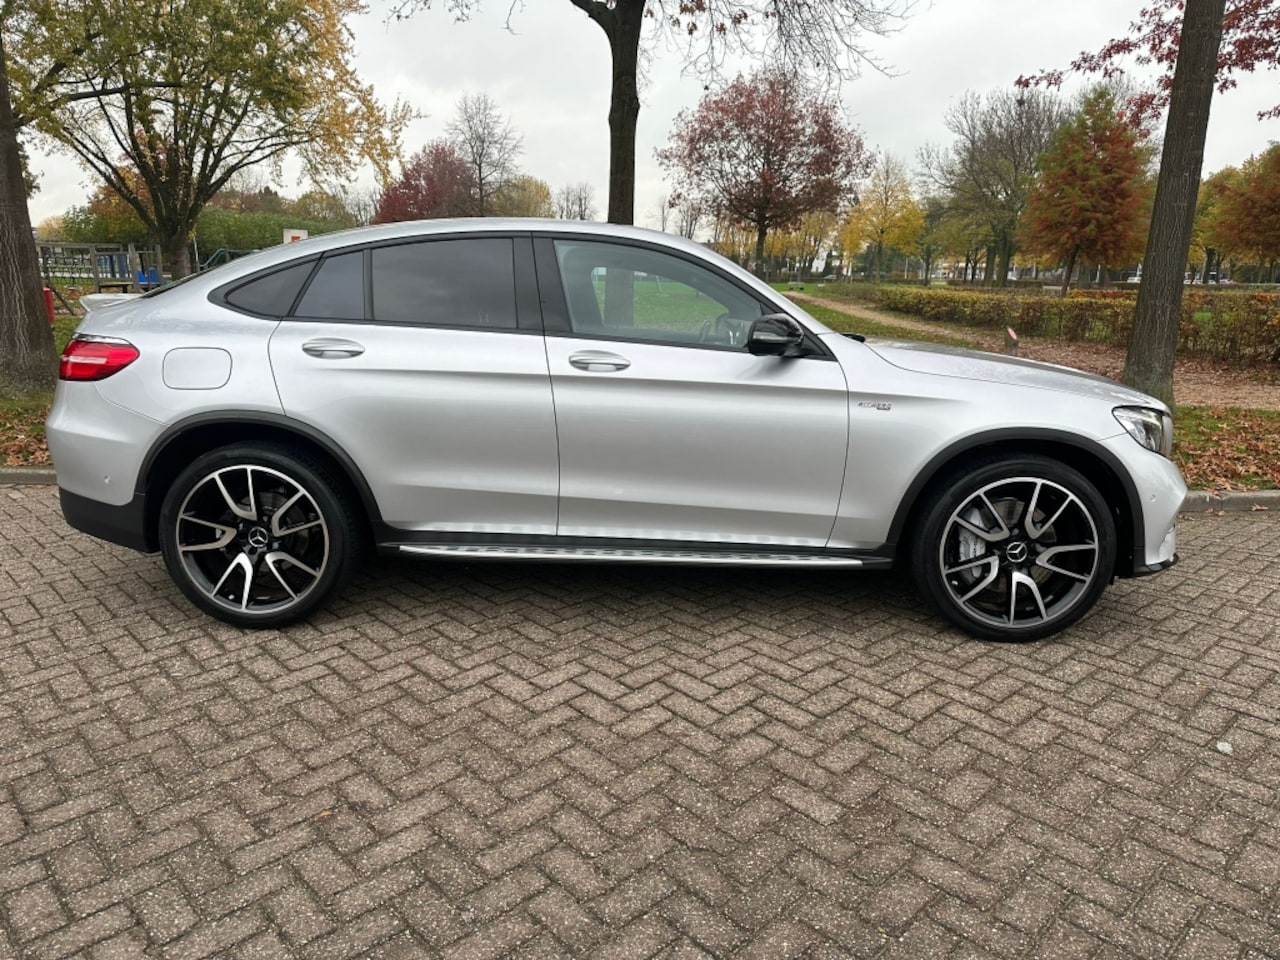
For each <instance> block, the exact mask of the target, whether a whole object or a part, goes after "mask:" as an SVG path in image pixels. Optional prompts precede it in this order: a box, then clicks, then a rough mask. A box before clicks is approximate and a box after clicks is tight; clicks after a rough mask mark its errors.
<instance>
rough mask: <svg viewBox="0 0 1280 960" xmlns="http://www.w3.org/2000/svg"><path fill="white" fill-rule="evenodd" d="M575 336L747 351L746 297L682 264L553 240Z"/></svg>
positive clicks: (640, 251)
mask: <svg viewBox="0 0 1280 960" xmlns="http://www.w3.org/2000/svg"><path fill="white" fill-rule="evenodd" d="M555 247H556V259H557V261H558V262H559V264H560V276H561V278H562V279H563V281H564V292H565V299H566V301H567V304H568V307H569V323H570V326H571V327H572V328H573V332H574V333H580V334H584V335H587V336H606V337H608V336H614V337H619V338H626V339H641V340H658V341H662V342H666V343H673V344H706V345H711V346H720V347H739V348H744V349H745V344H746V334H747V331H748V329H749V328H750V326H751V323H752V321H754V320H755V319H756V318H757V317H758V316H760V313H761V310H760V304H759V302H758V301H757V300H756V299H755V297H753V296H751V295H750V294H749V293H746V292H745V291H743V290H741V289H739V288H738V287H736V286H734V285H733V284H732V283H730V282H729V281H727V280H725V279H723V278H722V277H721V276H720V275H719V274H716V273H713V272H712V271H710V270H707V269H706V268H704V267H700V266H698V265H697V264H695V263H691V262H690V261H688V260H684V259H681V258H680V257H674V256H671V255H669V254H665V253H659V252H657V251H654V250H646V249H644V248H642V247H631V246H625V245H622V244H613V243H600V242H594V241H565V240H557V241H556V244H555Z"/></svg>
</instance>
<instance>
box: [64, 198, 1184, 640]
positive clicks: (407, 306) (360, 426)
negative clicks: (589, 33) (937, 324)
mask: <svg viewBox="0 0 1280 960" xmlns="http://www.w3.org/2000/svg"><path fill="white" fill-rule="evenodd" d="M61 377H62V381H61V383H60V385H59V388H58V393H57V399H56V401H55V403H54V406H53V410H52V413H51V414H50V416H49V420H48V438H49V445H50V449H51V450H52V453H53V457H54V462H55V464H56V466H57V473H58V484H59V486H60V488H61V498H62V507H63V512H64V514H65V516H66V518H67V520H68V522H69V523H70V524H71V525H72V526H73V527H76V528H78V529H80V530H83V531H86V532H88V533H90V534H93V535H95V536H98V537H101V538H103V539H105V540H109V541H113V542H116V543H121V544H125V545H127V546H130V547H134V548H136V549H139V550H146V551H154V550H159V551H160V552H161V553H162V554H163V556H164V561H165V564H166V566H167V567H168V570H169V572H170V574H171V575H172V577H173V579H174V581H175V582H176V584H177V585H178V587H179V588H180V589H181V590H182V591H183V593H185V594H186V596H187V597H189V598H190V599H191V601H192V602H193V603H194V604H196V605H197V606H198V607H200V608H201V609H202V610H204V611H206V612H208V613H210V614H212V615H214V616H216V617H219V618H221V619H223V620H226V621H228V622H230V623H234V624H240V625H243V626H249V627H253V626H263V627H265V626H277V625H281V624H285V623H288V622H289V621H292V620H296V619H297V618H299V617H303V616H306V615H307V614H309V613H311V612H312V611H314V610H316V609H317V608H318V607H319V606H321V605H322V604H323V603H324V602H325V601H326V600H328V599H329V598H330V597H331V596H333V594H334V593H335V591H338V590H340V589H341V588H342V586H343V584H345V583H346V582H347V580H348V579H349V577H350V576H351V574H352V573H353V571H354V570H355V569H356V567H357V565H358V564H359V562H360V560H361V558H362V557H363V556H364V555H365V553H366V550H367V548H369V547H374V548H377V549H378V550H381V551H386V552H392V553H397V554H403V555H414V556H426V557H437V558H455V559H465V560H484V559H504V560H514V559H523V560H542V561H553V562H594V563H601V562H604V563H623V562H641V563H664V564H665V563H669V564H724V565H742V566H771V567H788V568H791V575H793V576H795V577H797V579H799V578H800V577H803V576H804V571H805V570H806V569H813V568H817V567H840V568H846V569H849V570H851V571H853V570H859V569H861V570H880V569H886V568H888V567H890V566H893V565H894V564H902V565H905V566H909V567H910V568H911V569H912V570H913V571H914V574H915V576H916V579H917V580H918V582H919V584H920V588H921V590H922V591H923V593H924V594H925V596H927V597H928V598H929V599H930V600H931V601H932V602H933V603H934V604H935V605H936V606H937V608H938V609H939V610H940V611H941V612H942V613H943V615H944V616H946V617H947V618H948V619H949V620H950V621H951V622H952V623H954V624H956V625H957V626H959V627H961V628H963V629H964V630H967V631H969V632H970V633H972V634H974V635H977V636H980V637H986V638H991V639H996V640H1028V639H1033V638H1037V637H1043V636H1047V635H1049V634H1051V633H1053V632H1055V631H1057V630H1060V629H1062V628H1063V627H1065V626H1067V625H1068V624H1071V623H1072V622H1074V621H1076V620H1077V619H1078V618H1079V617H1081V616H1083V615H1084V614H1085V612H1086V611H1088V610H1089V608H1090V607H1092V606H1093V604H1094V602H1095V601H1096V600H1097V599H1098V597H1099V595H1100V594H1101V593H1102V592H1103V590H1104V589H1105V587H1106V585H1107V584H1108V583H1109V582H1110V581H1111V579H1112V578H1113V577H1117V576H1118V577H1134V576H1141V575H1144V574H1150V573H1154V572H1156V571H1159V570H1162V569H1164V568H1166V567H1168V566H1169V565H1171V564H1172V563H1174V561H1175V558H1176V554H1175V529H1174V522H1175V518H1176V516H1177V512H1178V509H1179V507H1180V505H1181V503H1182V498H1183V495H1184V493H1185V486H1184V484H1183V481H1182V478H1181V476H1180V475H1179V473H1178V470H1177V468H1176V467H1175V466H1174V465H1173V463H1172V462H1171V461H1170V459H1169V452H1170V444H1171V436H1172V421H1171V418H1170V413H1169V410H1168V409H1167V408H1166V407H1165V406H1164V405H1163V404H1161V403H1160V402H1159V401H1157V400H1154V399H1152V398H1151V397H1148V396H1144V395H1143V394H1141V393H1137V392H1135V391H1133V390H1130V389H1128V388H1126V387H1123V386H1120V385H1119V384H1117V383H1114V382H1112V381H1109V380H1105V379H1102V378H1099V377H1094V376H1088V375H1085V374H1082V373H1079V372H1075V371H1072V370H1068V369H1065V368H1062V367H1054V366H1050V365H1046V364H1041V363H1034V362H1030V361H1025V360H1017V359H1013V358H1007V357H1000V356H994V355H987V354H980V353H974V352H970V351H962V350H954V349H946V348H940V347H929V346H924V345H921V344H905V343H888V342H884V343H873V342H868V341H864V339H863V338H862V337H859V336H846V335H841V334H838V333H835V332H833V331H831V330H829V329H827V328H826V327H824V326H823V325H822V324H821V323H819V322H818V321H816V320H815V319H814V318H813V317H811V316H809V315H808V314H807V313H805V312H804V311H803V310H802V309H800V308H799V307H797V306H796V305H795V304H794V303H792V302H791V301H789V300H787V299H786V298H785V297H783V296H782V295H781V294H779V293H776V292H775V291H773V290H772V289H770V288H769V287H768V286H767V285H765V284H764V283H762V282H760V281H758V280H757V279H756V278H754V277H752V276H751V275H750V274H748V273H746V272H744V271H742V270H741V269H739V268H738V267H736V266H734V265H733V264H732V263H730V262H729V261H727V260H725V259H723V258H721V257H719V256H718V255H716V254H714V253H712V252H710V251H709V250H707V249H706V248H705V247H703V246H701V245H699V244H696V243H693V242H690V241H686V240H682V239H679V238H676V237H671V236H667V235H665V234H659V233H653V232H650V231H646V230H639V229H633V228H626V227H617V226H609V225H603V224H585V223H578V222H570V221H527V220H508V221H503V220H478V221H429V222H422V223H398V224H390V225H385V226H379V227H372V228H367V229H362V230H356V231H350V232H346V233H336V234H329V235H326V236H324V237H318V238H314V239H310V240H305V241H302V242H299V243H295V244H290V245H288V246H282V247H277V248H274V249H270V250H266V251H263V252H261V253H258V254H255V255H253V256H250V257H246V258H244V259H241V260H237V261H235V262H234V263H231V264H229V265H227V266H225V267H222V268H219V269H218V270H216V271H213V272H210V273H208V274H202V275H200V276H197V277H194V278H192V279H190V280H188V281H186V282H183V283H180V284H175V285H172V286H169V287H165V288H162V289H160V290H157V291H154V292H152V293H149V294H147V295H145V296H142V297H140V298H137V299H134V300H130V301H128V302H122V303H114V304H111V305H107V306H103V307H102V308H100V309H95V310H94V311H93V312H91V313H90V314H89V315H88V316H87V317H86V318H85V320H84V322H83V323H82V324H81V325H80V328H79V330H78V332H77V333H76V335H75V338H74V339H73V340H72V341H71V343H70V345H69V346H68V347H67V350H66V353H65V354H64V355H63V358H62V368H61Z"/></svg>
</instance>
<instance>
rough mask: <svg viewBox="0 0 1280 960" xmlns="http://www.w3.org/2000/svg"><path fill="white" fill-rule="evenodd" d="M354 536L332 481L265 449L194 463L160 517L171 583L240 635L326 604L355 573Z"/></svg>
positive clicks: (349, 512) (298, 459)
mask: <svg viewBox="0 0 1280 960" xmlns="http://www.w3.org/2000/svg"><path fill="white" fill-rule="evenodd" d="M359 537H360V525H359V523H358V520H357V517H356V515H355V513H354V510H353V508H352V505H351V503H350V501H349V498H348V497H347V496H346V495H345V492H344V490H343V487H342V485H341V484H340V483H339V482H338V481H337V479H336V478H334V477H333V476H332V475H330V474H329V473H328V471H327V470H326V469H325V468H324V467H323V466H322V465H321V464H318V463H315V462H313V461H311V459H310V458H308V457H306V456H304V455H302V454H300V453H298V452H296V451H293V450H291V449H289V448H287V447H280V446H275V445H269V444H261V445H258V444H253V445H244V446H231V447H223V448H221V449H218V450H214V451H212V452H210V453H207V454H205V455H204V456H202V457H199V458H197V459H196V460H195V461H194V462H193V463H192V464H191V465H190V466H188V467H187V468H186V469H185V470H183V471H182V473H181V474H179V475H178V477H177V479H176V480H175V481H174V483H173V485H172V486H171V487H170V488H169V490H168V492H167V493H166V495H165V499H164V503H163V505H162V507H161V510H160V550H161V553H162V554H163V556H164V560H165V565H166V566H167V567H168V570H169V574H170V575H171V576H172V577H173V579H174V581H175V583H177V585H178V587H179V588H180V589H181V590H182V592H183V593H185V594H186V595H187V597H188V598H189V599H190V600H191V601H192V602H193V603H195V604H196V606H198V607H200V608H201V609H202V610H204V611H206V612H207V613H210V614H212V615H213V616H215V617H218V618H219V619H220V620H225V621H226V622H228V623H233V624H236V625H238V626H245V627H273V626H280V625H283V624H285V623H289V622H291V621H294V620H297V619H299V618H300V617H303V616H305V615H306V614H307V613H309V612H311V611H312V610H314V609H315V608H316V607H318V606H320V604H322V603H324V601H325V600H327V599H328V598H329V597H330V596H331V595H332V594H333V593H334V592H336V591H337V590H338V589H340V588H341V587H342V586H343V585H344V584H345V583H346V581H347V580H348V579H349V577H350V575H351V573H352V572H353V571H354V568H355V564H356V561H357V559H358V556H357V554H358V545H359Z"/></svg>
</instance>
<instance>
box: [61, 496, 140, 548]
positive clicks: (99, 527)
mask: <svg viewBox="0 0 1280 960" xmlns="http://www.w3.org/2000/svg"><path fill="white" fill-rule="evenodd" d="M58 499H59V500H60V501H61V503H62V515H63V517H65V518H66V521H67V523H68V524H70V525H71V526H72V527H74V528H75V529H77V530H79V531H80V532H81V533H87V534H89V536H91V537H97V538H98V539H99V540H106V541H108V542H110V543H118V544H120V545H121V546H122V547H129V548H130V549H131V550H140V551H141V552H143V553H154V552H155V550H156V545H155V544H154V543H152V542H151V540H150V539H149V538H148V537H147V520H146V518H147V511H146V498H145V497H144V496H143V495H142V494H135V495H134V497H133V499H132V500H130V501H129V502H128V503H126V504H124V505H123V506H115V505H113V504H110V503H102V502H101V501H99V500H90V499H89V498H88V497H82V496H80V495H79V494H77V493H69V492H68V491H66V490H63V489H62V488H61V487H59V488H58Z"/></svg>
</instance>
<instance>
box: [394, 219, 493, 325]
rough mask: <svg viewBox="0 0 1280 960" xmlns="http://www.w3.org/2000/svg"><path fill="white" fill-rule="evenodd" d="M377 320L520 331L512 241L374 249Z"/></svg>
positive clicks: (422, 243)
mask: <svg viewBox="0 0 1280 960" xmlns="http://www.w3.org/2000/svg"><path fill="white" fill-rule="evenodd" d="M373 318H374V319H375V320H377V321H378V322H380V323H404V324H414V325H425V326H440V327H485V328H497V329H507V330H513V329H515V326H516V285H515V266H514V261H513V247H512V242H511V239H510V238H509V237H476V238H462V239H456V240H423V241H419V242H416V243H404V244H397V245H396V246H390V247H375V248H374V250H373Z"/></svg>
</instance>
